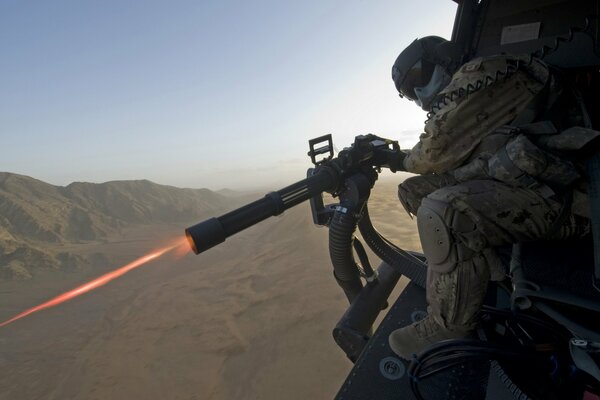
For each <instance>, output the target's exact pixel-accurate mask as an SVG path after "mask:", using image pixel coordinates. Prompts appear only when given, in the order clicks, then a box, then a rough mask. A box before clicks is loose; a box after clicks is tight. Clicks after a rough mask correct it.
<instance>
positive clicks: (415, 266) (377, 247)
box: [358, 205, 427, 288]
mask: <svg viewBox="0 0 600 400" xmlns="http://www.w3.org/2000/svg"><path fill="white" fill-rule="evenodd" d="M358 228H359V229H360V233H361V235H362V237H363V239H364V240H365V242H366V243H367V245H368V246H369V247H370V248H371V250H373V252H374V253H375V254H376V255H377V257H379V258H381V259H382V260H383V261H384V262H385V263H387V264H389V265H391V266H392V267H395V268H398V270H399V271H400V272H401V273H402V274H403V275H405V276H406V277H408V278H410V279H411V281H413V282H414V283H416V284H417V285H419V286H420V287H422V288H424V287H425V281H426V278H427V267H426V265H425V264H424V263H423V262H422V261H421V260H419V259H417V258H416V257H415V256H413V255H412V254H410V253H408V252H407V251H404V250H402V249H400V248H398V247H396V246H394V245H393V244H392V243H391V242H389V241H388V240H387V239H385V238H384V237H383V236H381V235H380V234H379V232H377V230H376V229H375V227H374V226H373V223H372V222H371V218H370V217H369V210H368V208H367V205H365V206H364V207H363V212H362V218H361V219H360V222H359V223H358Z"/></svg>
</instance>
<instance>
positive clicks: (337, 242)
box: [329, 208, 363, 303]
mask: <svg viewBox="0 0 600 400" xmlns="http://www.w3.org/2000/svg"><path fill="white" fill-rule="evenodd" d="M348 211H349V210H348V209H346V208H340V209H339V210H337V211H336V212H335V213H334V214H333V218H332V219H331V222H330V224H329V256H330V258H331V263H332V264H333V275H334V276H335V279H336V280H337V282H338V284H339V285H340V287H341V288H342V289H343V290H344V293H345V294H346V297H347V298H348V301H349V302H350V303H352V301H353V300H354V298H355V297H356V296H357V295H358V293H359V292H360V291H361V289H362V287H363V286H362V282H361V280H360V271H359V269H358V266H357V265H356V261H355V260H354V254H353V252H352V248H353V245H352V243H353V240H354V232H355V231H356V224H357V218H356V217H355V216H354V215H352V212H348Z"/></svg>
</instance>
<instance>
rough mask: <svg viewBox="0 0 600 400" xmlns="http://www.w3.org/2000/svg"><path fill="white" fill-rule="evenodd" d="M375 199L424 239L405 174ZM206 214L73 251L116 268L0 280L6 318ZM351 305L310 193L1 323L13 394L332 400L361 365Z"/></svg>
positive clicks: (403, 229)
mask: <svg viewBox="0 0 600 400" xmlns="http://www.w3.org/2000/svg"><path fill="white" fill-rule="evenodd" d="M370 208H371V214H372V216H373V219H374V221H375V223H376V224H377V226H378V228H379V229H380V230H381V231H382V232H383V233H384V234H386V235H388V236H389V237H390V238H391V239H393V240H395V241H396V242H397V243H400V242H402V244H403V245H404V244H408V246H406V247H408V248H412V249H415V248H417V246H418V245H417V242H418V240H417V239H416V238H415V230H414V229H415V228H414V221H411V220H410V219H409V218H408V216H406V214H405V213H404V211H403V210H402V209H401V207H400V206H399V204H398V202H397V200H396V195H395V185H390V184H389V183H386V182H383V183H381V184H379V185H378V187H377V191H376V192H375V194H374V195H373V199H372V201H371V207H370ZM396 220H397V221H398V222H397V223H396V222H395V221H396ZM194 222H197V221H195V220H194V221H187V222H186V223H181V225H180V226H173V225H172V224H170V225H165V224H151V225H145V226H136V227H134V228H132V229H129V230H126V231H123V232H121V234H120V235H115V236H109V237H107V240H105V242H104V243H96V244H93V243H88V244H84V245H80V246H72V247H71V248H69V249H70V250H71V251H72V252H73V253H74V254H77V253H78V252H95V253H97V254H110V260H107V264H109V265H104V266H98V267H96V268H95V269H93V270H84V271H72V272H70V273H67V272H56V271H53V273H50V271H47V272H45V273H41V275H39V276H36V279H32V280H28V281H3V282H0V304H2V305H3V307H2V308H1V309H0V319H2V320H4V319H6V318H8V317H10V316H12V315H14V314H16V313H17V312H19V311H22V310H23V309H25V308H27V307H30V306H32V305H35V304H37V303H39V302H41V301H43V300H45V299H47V298H49V297H52V296H54V295H56V294H57V293H59V292H60V291H63V290H67V289H70V288H72V287H73V286H75V285H76V284H77V283H79V282H84V281H85V280H86V279H89V277H90V276H94V275H98V274H99V273H101V272H102V271H105V270H108V269H110V268H114V267H116V266H118V265H119V264H120V263H124V262H127V261H129V260H131V259H133V258H136V257H138V256H139V255H141V254H143V253H144V252H147V251H149V250H151V249H152V248H156V247H158V246H159V245H160V244H161V243H163V242H164V241H165V240H168V239H170V238H172V237H176V236H179V235H181V233H182V229H183V228H184V227H186V226H188V225H189V224H190V223H194ZM374 263H375V264H376V262H375V261H374ZM345 306H346V300H345V297H344V295H343V294H342V292H341V290H340V289H339V288H338V287H337V285H336V284H335V282H334V280H333V279H332V276H331V265H330V263H329V259H328V251H327V230H326V229H322V228H321V229H319V228H315V227H314V226H313V225H312V222H311V217H310V211H309V208H308V206H307V205H306V204H303V205H301V206H298V207H296V208H295V209H293V210H289V211H287V212H286V213H285V214H284V215H283V216H281V217H277V218H271V219H270V220H268V221H265V222H264V223H261V224H259V225H258V226H256V227H253V228H250V229H248V230H247V231H244V232H242V233H240V234H238V235H236V236H234V237H232V238H230V239H228V240H227V241H226V242H225V243H224V244H222V245H220V246H218V247H217V248H214V249H211V250H209V251H208V252H206V253H204V254H201V255H199V256H194V255H191V254H188V255H186V256H184V257H183V258H181V259H174V258H172V257H171V256H167V257H165V258H164V259H160V260H157V261H155V262H153V263H151V264H149V265H145V266H143V267H141V268H139V269H137V270H135V271H132V272H131V273H129V274H128V275H126V276H124V277H123V278H121V279H119V280H117V281H114V282H112V283H110V284H109V285H107V286H105V287H103V288H100V289H98V290H96V291H95V292H92V293H89V294H87V295H85V296H81V297H79V298H77V299H74V300H72V301H70V302H69V303H66V304H63V305H61V306H59V307H56V308H53V309H50V310H48V311H45V312H41V313H38V314H34V315H31V316H30V317H27V318H25V319H22V320H19V321H17V322H15V323H14V324H11V325H9V326H6V327H4V328H0V370H1V371H3V373H2V374H0V398H1V399H17V400H18V399H71V398H72V399H109V398H110V399H211V400H224V399H282V398H285V399H306V398H319V399H321V398H322V399H326V398H332V397H333V396H334V394H335V393H336V391H337V389H338V388H339V386H340V385H341V383H342V382H343V379H344V378H345V376H346V373H347V372H348V371H349V370H350V368H351V364H350V362H349V361H347V360H346V359H345V356H344V355H343V353H342V351H341V350H339V349H338V348H337V347H336V345H335V344H334V341H333V339H332V337H331V329H332V328H333V326H334V325H335V323H336V321H337V320H338V319H339V317H340V316H341V315H342V313H343V311H344V309H345Z"/></svg>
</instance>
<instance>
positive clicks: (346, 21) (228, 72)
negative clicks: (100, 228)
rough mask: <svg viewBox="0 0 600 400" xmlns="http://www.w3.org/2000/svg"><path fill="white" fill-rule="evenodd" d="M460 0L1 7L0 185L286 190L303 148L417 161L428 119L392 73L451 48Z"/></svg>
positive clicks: (114, 0) (119, 0)
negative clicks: (375, 138) (447, 43)
mask: <svg viewBox="0 0 600 400" xmlns="http://www.w3.org/2000/svg"><path fill="white" fill-rule="evenodd" d="M455 12H456V3H454V2H453V1H451V0H431V1H406V0H394V1H392V0H381V1H365V0H344V1H341V0H319V1H295V2H283V1H277V0H256V1H241V0H236V1H233V0H221V1H217V0H214V1H213V0H204V1H198V0H194V1H192V0H170V1H164V0H163V1H157V0H144V1H142V0H138V1H133V0H129V1H127V0H104V1H82V0H53V1H43V0H29V1H22V0H2V1H0V49H2V56H1V57H0V139H1V142H0V171H9V172H15V173H19V174H24V175H29V176H32V177H35V178H37V179H41V180H43V181H46V182H49V183H52V184H55V185H67V184H69V183H70V182H73V181H87V182H105V181H110V180H127V179H149V180H151V181H154V182H157V183H161V184H168V185H174V186H180V187H192V188H201V187H206V188H210V189H214V190H216V189H221V188H230V189H240V190H245V189H251V188H255V187H270V186H273V189H277V188H279V187H282V186H286V185H287V184H290V183H293V182H295V181H297V180H300V179H302V178H303V177H304V176H305V172H306V168H308V167H310V161H309V159H308V157H307V155H306V153H307V151H308V144H307V141H308V140H309V139H311V138H314V137H317V136H321V135H323V134H326V133H331V134H332V135H333V140H334V144H335V147H336V148H337V149H338V150H341V149H342V148H344V147H346V146H348V145H350V144H351V143H352V141H353V138H354V136H356V135H359V134H365V133H374V134H377V135H379V136H384V137H388V138H391V139H395V140H398V141H399V142H400V145H401V146H402V147H404V148H407V147H408V148H409V147H412V146H413V145H414V144H415V143H416V142H417V140H418V135H419V133H420V132H421V129H422V127H423V121H424V120H425V113H424V112H423V111H421V110H420V108H418V107H417V106H416V105H415V104H414V103H411V102H409V101H408V100H406V99H400V98H399V96H398V93H397V92H396V90H395V88H394V85H393V82H392V80H391V72H390V71H391V66H392V64H393V62H394V60H395V59H396V57H397V55H398V54H399V53H400V51H401V50H402V49H404V48H405V47H406V46H407V45H409V44H410V43H411V42H412V41H413V40H414V39H416V38H417V37H423V36H427V35H438V36H442V37H445V38H448V39H449V38H450V35H451V32H452V24H453V21H454V14H455Z"/></svg>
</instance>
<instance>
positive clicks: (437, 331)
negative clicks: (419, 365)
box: [389, 314, 470, 360]
mask: <svg viewBox="0 0 600 400" xmlns="http://www.w3.org/2000/svg"><path fill="white" fill-rule="evenodd" d="M469 333H470V332H469V331H468V330H450V329H448V328H446V327H445V326H443V325H441V324H439V323H438V322H437V321H436V320H435V318H434V317H433V316H432V315H431V314H427V316H426V317H425V318H423V319H422V320H420V321H417V322H415V323H413V324H412V325H408V326H405V327H404V328H400V329H396V330H395V331H393V332H392V333H391V334H390V337H389V344H390V347H391V349H392V351H393V352H394V353H396V354H397V355H398V356H400V357H402V358H404V359H405V360H410V359H411V358H412V355H413V354H419V353H420V352H422V351H423V350H425V349H426V348H427V347H429V346H431V345H432V344H434V343H437V342H440V341H442V340H447V339H460V338H463V337H465V336H467V335H468V334H469Z"/></svg>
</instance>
